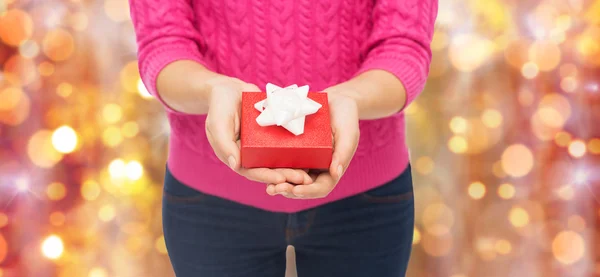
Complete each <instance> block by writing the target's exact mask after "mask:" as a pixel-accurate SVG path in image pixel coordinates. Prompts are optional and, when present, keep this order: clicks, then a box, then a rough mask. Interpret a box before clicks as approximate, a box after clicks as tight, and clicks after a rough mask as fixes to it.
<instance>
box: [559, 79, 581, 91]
mask: <svg viewBox="0 0 600 277" xmlns="http://www.w3.org/2000/svg"><path fill="white" fill-rule="evenodd" d="M560 88H562V90H564V91H565V92H569V93H571V92H575V90H576V89H577V80H576V79H575V78H573V77H566V78H564V79H562V81H561V82H560Z"/></svg>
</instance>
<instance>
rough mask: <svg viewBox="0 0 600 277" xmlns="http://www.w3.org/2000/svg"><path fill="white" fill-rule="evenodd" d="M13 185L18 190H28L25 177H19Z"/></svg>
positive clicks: (27, 182)
mask: <svg viewBox="0 0 600 277" xmlns="http://www.w3.org/2000/svg"><path fill="white" fill-rule="evenodd" d="M15 187H16V188H17V190H18V191H20V192H25V191H28V190H29V181H28V180H27V179H26V178H19V179H17V180H16V181H15Z"/></svg>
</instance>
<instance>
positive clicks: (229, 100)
mask: <svg viewBox="0 0 600 277" xmlns="http://www.w3.org/2000/svg"><path fill="white" fill-rule="evenodd" d="M207 84H208V86H209V87H210V92H209V106H208V115H207V117H206V136H207V137H208V141H209V142H210V145H211V147H212V148H213V150H214V151H215V154H216V155H217V157H218V158H219V159H220V160H221V161H222V162H223V163H225V164H226V165H228V166H229V167H230V168H231V169H232V170H234V171H235V172H237V173H238V174H240V175H242V176H244V177H246V178H248V179H249V180H252V181H256V182H262V183H265V184H285V183H291V184H310V183H312V179H311V178H310V176H308V173H306V172H305V171H303V170H300V169H288V168H279V169H269V168H251V169H244V168H241V163H240V140H239V139H240V105H241V100H242V91H256V92H259V91H261V90H260V89H259V88H258V87H257V86H255V85H253V84H249V83H245V82H243V81H241V80H239V79H236V78H231V77H226V76H219V77H216V78H214V79H211V80H209V81H207Z"/></svg>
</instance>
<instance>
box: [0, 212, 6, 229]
mask: <svg viewBox="0 0 600 277" xmlns="http://www.w3.org/2000/svg"><path fill="white" fill-rule="evenodd" d="M6 225H8V215H6V214H5V213H3V212H0V228H3V227H4V226H6Z"/></svg>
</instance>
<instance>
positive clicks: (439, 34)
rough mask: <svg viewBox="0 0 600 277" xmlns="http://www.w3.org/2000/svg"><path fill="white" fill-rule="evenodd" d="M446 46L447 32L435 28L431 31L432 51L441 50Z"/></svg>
mask: <svg viewBox="0 0 600 277" xmlns="http://www.w3.org/2000/svg"><path fill="white" fill-rule="evenodd" d="M446 46H448V34H446V32H444V31H440V30H436V31H435V32H434V33H433V40H432V41H431V49H432V50H433V51H440V50H443V49H444V48H446Z"/></svg>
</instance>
